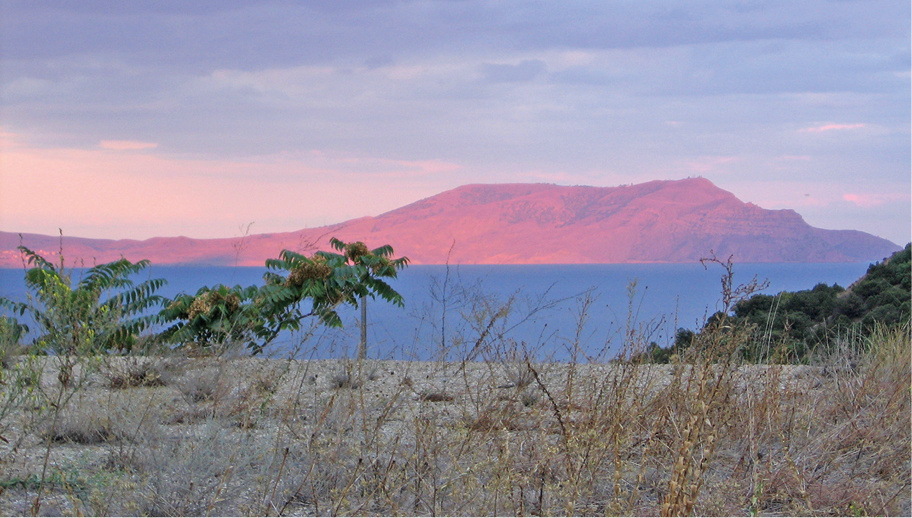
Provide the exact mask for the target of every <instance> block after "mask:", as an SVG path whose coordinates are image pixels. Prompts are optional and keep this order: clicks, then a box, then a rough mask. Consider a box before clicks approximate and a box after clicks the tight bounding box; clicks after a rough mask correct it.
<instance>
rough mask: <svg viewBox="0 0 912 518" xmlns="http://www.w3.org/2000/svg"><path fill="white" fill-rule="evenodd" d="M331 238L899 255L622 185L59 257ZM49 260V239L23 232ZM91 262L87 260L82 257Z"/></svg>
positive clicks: (670, 184)
mask: <svg viewBox="0 0 912 518" xmlns="http://www.w3.org/2000/svg"><path fill="white" fill-rule="evenodd" d="M330 237H337V238H339V239H342V240H343V241H356V240H357V241H364V242H365V243H367V244H368V246H379V245H382V244H390V245H392V246H393V248H394V249H395V250H396V253H397V254H398V255H406V256H408V257H409V258H410V259H411V260H412V261H413V262H414V263H425V264H433V263H438V264H439V263H444V262H446V261H447V260H449V262H450V263H454V264H457V263H462V264H470V263H476V264H498V263H514V264H542V263H555V264H560V263H625V262H694V261H697V260H699V259H700V258H701V257H705V256H707V255H708V254H709V253H710V251H714V252H715V254H716V255H717V256H719V257H728V256H729V255H732V256H734V257H733V259H734V260H735V261H736V262H848V261H867V260H880V259H882V258H884V257H886V256H888V255H890V254H891V253H893V252H894V251H896V250H898V249H899V248H900V247H899V246H898V245H896V244H894V243H891V242H889V241H887V240H885V239H881V238H878V237H876V236H872V235H870V234H866V233H864V232H859V231H854V230H838V231H837V230H824V229H818V228H814V227H811V226H810V225H808V224H807V223H805V222H804V220H803V219H802V218H801V216H800V215H798V214H797V213H796V212H794V211H792V210H766V209H762V208H760V207H758V206H756V205H753V204H751V203H744V202H742V201H740V200H738V199H737V198H736V197H735V196H734V195H733V194H731V193H730V192H727V191H724V190H722V189H719V188H718V187H716V186H715V185H713V184H712V183H711V182H710V181H709V180H706V179H703V178H692V179H686V180H678V181H654V182H648V183H644V184H638V185H630V186H621V187H562V186H555V185H545V184H497V185H466V186H463V187H459V188H456V189H453V190H451V191H446V192H444V193H441V194H438V195H436V196H432V197H430V198H426V199H424V200H420V201H417V202H415V203H412V204H410V205H406V206H404V207H401V208H399V209H396V210H393V211H391V212H387V213H386V214H382V215H380V216H377V217H365V218H359V219H355V220H351V221H347V222H344V223H340V224H338V225H332V226H327V227H321V228H315V229H306V230H301V231H298V232H288V233H279V234H258V235H253V236H248V237H246V238H243V239H205V240H202V239H189V238H185V237H180V238H155V239H150V240H146V241H131V240H121V241H110V240H93V239H79V238H64V246H65V253H66V254H67V255H68V257H69V258H77V257H79V258H82V259H83V260H84V261H86V263H87V264H91V263H92V262H105V261H109V260H114V259H117V258H119V257H120V256H121V255H123V256H125V257H127V258H128V259H131V260H138V259H143V258H146V259H150V260H151V261H152V262H153V263H156V264H167V263H208V264H241V265H262V264H263V261H264V260H265V259H267V258H269V257H275V256H277V255H278V253H279V251H280V250H281V249H283V248H288V249H292V250H302V251H307V250H308V249H314V247H316V246H322V247H325V246H326V244H327V242H328V240H329V238H330ZM23 243H24V244H25V246H28V247H29V248H32V249H40V250H44V251H46V252H50V253H54V252H55V251H56V250H57V249H58V241H57V238H55V237H50V236H37V235H25V236H23ZM18 244H19V239H18V236H17V235H15V234H8V233H0V265H3V266H17V265H19V264H21V263H20V262H19V259H18V254H17V253H15V247H16V246H17V245H18ZM93 258H94V261H93V260H92V259H93Z"/></svg>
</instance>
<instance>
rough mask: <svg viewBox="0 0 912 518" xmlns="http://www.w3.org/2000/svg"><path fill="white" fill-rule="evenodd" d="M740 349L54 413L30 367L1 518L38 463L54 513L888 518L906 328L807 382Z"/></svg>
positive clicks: (131, 376)
mask: <svg viewBox="0 0 912 518" xmlns="http://www.w3.org/2000/svg"><path fill="white" fill-rule="evenodd" d="M742 338H743V337H741V336H739V335H737V334H735V333H728V334H721V333H720V334H717V335H715V336H710V337H708V338H707V339H706V340H705V342H704V343H701V344H698V345H697V346H695V347H694V348H693V349H692V350H689V351H688V353H687V355H686V356H685V357H682V358H679V361H678V363H676V364H673V365H638V364H634V363H630V362H613V363H579V364H556V363H550V364H542V363H532V362H528V361H524V360H522V359H521V358H523V355H522V354H516V355H513V356H511V358H513V359H515V361H503V362H499V363H497V362H493V363H492V362H477V363H443V362H396V361H363V362H353V361H338V360H324V361H310V362H308V361H289V360H258V359H249V358H248V359H244V358H240V359H237V358H236V359H229V358H197V359H180V360H175V359H167V358H164V359H163V358H108V359H105V360H104V361H103V362H100V363H98V362H96V363H92V364H90V362H84V363H80V364H79V365H74V366H73V369H72V371H73V373H75V374H74V376H75V375H77V374H78V379H80V380H82V381H81V384H80V385H78V386H73V385H69V387H71V388H69V389H67V390H69V391H71V392H72V394H71V395H70V396H68V399H67V400H66V405H65V406H63V407H62V408H60V409H54V408H51V407H50V406H48V403H47V402H48V401H50V399H48V398H47V397H45V398H44V399H42V397H40V393H43V394H46V395H53V394H56V393H58V392H55V391H57V390H58V389H59V388H60V387H61V380H60V379H59V378H60V376H59V375H58V374H59V372H58V371H59V367H58V366H57V365H56V364H55V363H54V362H52V361H50V360H46V361H45V362H44V364H43V366H41V365H39V367H40V368H43V369H44V373H43V376H38V375H35V374H33V375H31V376H32V378H40V379H41V382H40V384H38V383H34V382H33V383H32V384H31V385H29V384H28V383H20V384H19V385H14V384H13V383H9V384H6V385H3V386H2V387H0V388H2V390H3V391H5V392H4V399H3V401H11V402H13V403H11V405H12V406H11V408H10V409H9V410H8V411H7V412H6V414H4V422H3V430H5V431H4V434H5V437H6V439H7V440H8V441H9V442H6V443H4V442H2V441H0V514H7V515H22V514H28V513H29V512H30V510H33V508H32V504H33V500H34V499H35V497H36V491H37V487H38V481H39V478H40V477H42V472H43V471H42V466H43V465H44V464H45V463H44V462H43V461H44V455H45V454H47V456H48V461H47V463H46V464H47V466H48V469H46V470H44V472H43V473H44V474H43V479H44V480H43V482H42V487H43V489H42V495H41V504H42V505H41V506H39V508H38V510H39V511H40V512H55V513H58V514H73V515H75V514H80V513H81V514H89V515H110V514H120V515H123V514H126V515H135V514H152V515H225V514H228V515H315V514H316V515H329V514H342V515H530V514H531V515H572V514H582V515H595V514H608V515H660V514H664V515H687V514H696V515H909V514H910V511H912V509H910V441H912V437H910V385H912V380H910V361H909V358H910V345H909V330H908V328H905V329H895V330H882V331H881V332H880V333H878V334H877V335H876V336H874V337H873V338H871V339H870V340H869V341H867V342H866V343H865V344H863V345H864V347H863V348H862V350H861V352H860V353H858V354H855V353H853V356H852V357H851V358H847V356H846V355H847V354H849V353H848V352H846V353H845V354H843V355H842V356H839V357H831V358H825V359H821V362H822V363H821V364H819V365H810V366H786V365H770V366H757V365H743V364H741V363H739V362H738V361H736V360H735V358H737V354H735V352H736V350H737V346H738V343H740V342H739V340H742ZM855 349H857V347H856V348H855ZM849 350H850V349H849V348H846V349H845V351H849ZM34 361H35V360H34V359H31V360H29V359H27V358H21V359H20V364H21V365H22V371H21V372H22V373H24V374H23V376H24V377H28V376H26V375H27V374H28V370H27V369H26V368H25V367H26V366H27V363H28V362H34ZM93 365H94V367H93ZM15 368H16V366H15V365H12V366H11V367H10V369H8V370H7V371H6V372H8V373H13V372H17V371H15V370H14V369H15ZM6 376H7V377H6V378H4V379H6V380H13V379H14V378H13V377H11V376H12V374H7V375H6ZM26 381H28V380H26ZM36 385H37V386H38V387H39V388H38V389H35V390H38V391H39V392H40V393H34V394H32V396H29V397H25V396H22V391H27V390H29V389H28V387H33V388H34V387H35V386H36ZM16 386H18V387H20V388H19V389H18V390H20V396H22V397H13V395H12V393H11V391H12V390H13V389H14V388H15V387H16ZM68 394H69V393H68ZM61 401H63V400H62V399H61ZM52 416H53V417H54V419H53V420H49V418H50V417H52ZM48 423H53V424H48ZM36 477H37V478H36ZM42 509H43V511H42Z"/></svg>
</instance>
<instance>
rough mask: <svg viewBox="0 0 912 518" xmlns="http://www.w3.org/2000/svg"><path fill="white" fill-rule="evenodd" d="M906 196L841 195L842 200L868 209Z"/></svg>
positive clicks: (906, 196)
mask: <svg viewBox="0 0 912 518" xmlns="http://www.w3.org/2000/svg"><path fill="white" fill-rule="evenodd" d="M907 198H908V195H904V194H892V195H891V194H855V193H848V194H843V195H842V199H843V200H845V201H847V202H850V203H854V204H855V205H858V206H859V207H864V208H869V207H877V206H879V205H883V204H885V203H889V202H893V201H900V200H903V199H907Z"/></svg>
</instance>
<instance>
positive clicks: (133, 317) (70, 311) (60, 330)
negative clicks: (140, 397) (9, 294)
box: [0, 246, 165, 354]
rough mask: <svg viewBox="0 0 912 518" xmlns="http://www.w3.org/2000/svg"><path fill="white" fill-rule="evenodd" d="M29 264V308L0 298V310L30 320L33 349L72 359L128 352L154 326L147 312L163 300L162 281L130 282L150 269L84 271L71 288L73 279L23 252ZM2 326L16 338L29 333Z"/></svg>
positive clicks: (126, 264)
mask: <svg viewBox="0 0 912 518" xmlns="http://www.w3.org/2000/svg"><path fill="white" fill-rule="evenodd" d="M19 251H20V252H21V253H22V254H23V257H24V258H25V260H26V264H28V265H29V266H30V268H29V269H27V270H26V272H25V284H26V288H27V289H28V291H29V296H28V300H27V302H16V301H12V300H10V299H7V298H3V297H0V307H3V308H6V309H7V310H10V311H12V313H13V314H14V315H19V316H20V317H22V316H24V315H26V314H28V315H29V316H30V317H31V320H32V321H33V322H35V324H36V326H37V329H36V331H37V332H38V336H37V337H36V338H35V339H34V341H33V346H34V347H35V348H36V349H38V350H40V351H46V352H53V353H57V354H74V353H87V352H103V351H108V350H120V351H123V350H130V349H132V348H133V347H134V346H135V345H136V343H137V338H138V337H139V335H140V333H142V332H143V331H144V330H146V329H147V328H148V327H149V326H150V325H151V324H152V323H153V322H154V320H155V317H154V315H149V314H147V313H148V310H149V309H151V308H153V307H154V306H157V305H160V304H161V303H162V302H163V301H164V300H165V299H164V298H163V297H161V296H159V295H155V291H156V290H158V289H159V288H161V287H162V286H163V285H164V284H165V280H164V279H148V280H145V281H143V282H140V283H139V284H134V282H133V281H132V280H131V278H130V277H132V276H134V275H136V274H138V273H140V272H141V271H142V270H144V269H145V268H146V267H148V266H149V261H146V260H143V261H139V262H137V263H131V262H130V261H128V260H126V259H120V260H119V261H113V262H110V263H105V264H100V265H98V266H94V267H92V268H89V269H88V270H86V271H85V272H84V273H83V275H82V276H81V278H80V279H79V280H78V282H76V285H75V286H74V285H73V279H72V273H71V271H70V270H67V269H66V268H65V267H64V263H63V258H62V256H61V259H60V264H59V265H55V264H53V263H51V262H50V261H48V260H46V259H45V258H44V257H42V256H41V255H39V254H37V253H35V252H34V251H32V250H29V249H28V248H26V247H24V246H20V247H19ZM4 318H5V319H6V320H5V321H4V322H5V323H4V326H5V327H9V328H11V329H14V330H15V332H16V333H17V336H18V335H21V334H22V333H23V332H28V331H30V330H29V329H28V327H27V326H25V325H23V324H21V323H19V321H18V320H17V319H16V318H15V317H4Z"/></svg>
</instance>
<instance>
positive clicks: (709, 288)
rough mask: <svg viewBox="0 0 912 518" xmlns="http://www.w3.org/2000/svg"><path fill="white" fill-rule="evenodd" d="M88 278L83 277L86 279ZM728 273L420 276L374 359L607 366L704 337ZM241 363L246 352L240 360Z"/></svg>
mask: <svg viewBox="0 0 912 518" xmlns="http://www.w3.org/2000/svg"><path fill="white" fill-rule="evenodd" d="M869 264H870V263H868V262H863V263H744V264H734V265H733V267H732V268H733V274H734V275H733V285H734V286H733V287H735V288H737V287H738V286H750V285H752V284H753V285H756V287H758V288H762V289H761V290H760V291H759V292H760V293H767V294H776V293H779V292H782V291H797V290H804V289H811V288H813V287H814V286H815V285H817V284H819V283H824V284H827V285H833V284H838V285H840V286H842V287H847V286H848V285H850V284H851V283H852V282H854V281H855V280H857V279H858V278H859V277H861V276H862V275H863V274H864V273H865V272H866V271H867V268H868V266H869ZM264 272H265V269H264V268H259V267H221V266H219V267H213V266H155V265H153V266H152V267H150V268H148V269H146V270H144V271H143V272H142V274H141V277H140V278H138V279H136V280H142V279H144V278H163V279H165V280H167V285H166V286H165V287H164V288H163V289H161V290H160V291H159V292H158V294H160V295H164V296H166V297H174V296H175V295H177V294H179V293H190V294H193V293H196V291H197V290H198V289H199V288H200V287H202V286H213V285H216V284H225V285H229V286H234V285H241V286H249V285H261V284H262V282H263V281H262V276H263V273H264ZM23 274H24V271H23V270H22V269H21V268H19V269H10V268H6V269H0V296H3V297H7V298H10V299H12V300H25V298H26V290H25V284H24V280H23ZM79 274H80V271H79V270H75V271H74V277H75V278H78V276H79ZM725 274H726V270H725V268H723V267H722V266H721V265H719V264H716V263H707V264H705V265H704V264H701V263H694V264H600V265H461V266H459V265H448V266H447V265H412V266H409V267H408V268H406V269H404V270H402V271H400V272H399V277H398V278H397V279H393V280H390V284H391V285H392V287H393V288H394V289H395V290H396V291H398V292H399V293H400V294H402V296H403V298H404V306H403V307H399V306H396V305H393V304H390V303H387V302H385V301H383V300H382V299H379V298H378V299H376V300H372V299H368V300H367V319H366V322H367V326H366V327H367V350H368V356H369V357H371V358H378V359H399V360H451V361H458V360H520V359H523V358H526V357H529V358H531V359H533V360H538V361H544V360H549V361H569V360H574V361H606V360H610V359H612V358H615V357H617V356H618V355H619V354H622V353H624V351H625V349H627V350H629V349H630V348H639V347H643V346H644V345H646V344H649V343H652V342H654V343H656V344H658V345H661V346H667V345H669V344H670V343H672V342H673V340H674V335H675V333H676V331H677V330H678V329H680V328H685V329H691V330H697V329H699V328H700V327H702V325H703V323H704V322H705V321H706V319H707V318H709V317H710V316H711V315H713V314H714V313H716V312H717V311H720V310H722V309H724V305H723V302H724V301H723V283H722V279H723V278H724V277H725ZM339 313H340V316H341V317H342V320H343V324H344V325H343V327H342V328H327V327H325V326H322V325H319V323H318V322H316V321H315V320H314V319H309V320H306V321H305V322H304V323H303V324H304V325H302V329H301V330H300V331H296V332H293V333H292V332H288V333H285V334H283V335H280V336H279V337H278V338H277V339H276V340H275V341H274V342H273V343H271V344H270V346H269V347H268V348H267V349H266V350H265V351H264V352H263V354H265V355H267V356H273V357H296V358H313V359H326V358H345V357H353V356H354V355H355V354H356V351H357V349H358V345H359V342H360V340H361V331H360V329H361V311H360V310H359V309H355V308H351V307H343V308H341V309H340V310H339ZM240 353H241V354H243V353H244V351H243V350H242V351H240Z"/></svg>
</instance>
